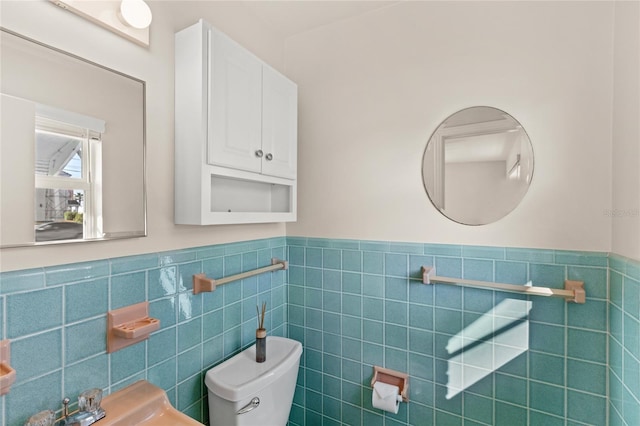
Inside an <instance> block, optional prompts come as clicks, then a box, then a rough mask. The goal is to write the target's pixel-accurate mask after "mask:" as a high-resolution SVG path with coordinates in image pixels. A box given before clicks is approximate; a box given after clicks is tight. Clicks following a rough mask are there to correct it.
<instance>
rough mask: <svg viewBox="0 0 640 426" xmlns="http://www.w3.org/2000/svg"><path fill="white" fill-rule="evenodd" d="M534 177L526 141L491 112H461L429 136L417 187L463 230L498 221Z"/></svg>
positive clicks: (514, 125)
mask: <svg viewBox="0 0 640 426" xmlns="http://www.w3.org/2000/svg"><path fill="white" fill-rule="evenodd" d="M532 175H533V147H532V146H531V141H530V140H529V136H527V133H526V132H525V130H524V128H523V127H522V125H521V124H520V123H518V121H517V120H516V119H515V118H513V117H512V116H511V115H509V114H507V113H506V112H504V111H501V110H499V109H496V108H491V107H485V106H478V107H471V108H466V109H463V110H461V111H458V112H456V113H455V114H452V115H450V116H449V117H447V119H445V120H444V121H443V122H442V123H441V124H440V125H439V126H438V128H437V129H436V130H435V131H434V132H433V134H432V135H431V138H430V139H429V142H428V143H427V148H426V149H425V151H424V157H423V159H422V181H423V183H424V187H425V189H426V190H427V195H429V199H430V200H431V202H432V203H433V205H434V206H435V207H436V208H437V209H438V210H439V211H440V212H441V213H442V214H443V215H445V216H446V217H448V218H449V219H451V220H453V221H456V222H458V223H462V224H465V225H485V224H488V223H492V222H495V221H497V220H498V219H501V218H503V217H504V216H506V215H507V214H509V212H511V211H512V210H513V209H515V208H516V206H517V205H518V204H519V203H520V200H522V198H523V197H524V194H526V192H527V189H529V184H530V183H531V177H532Z"/></svg>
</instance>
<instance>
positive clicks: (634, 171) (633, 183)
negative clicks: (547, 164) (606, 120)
mask: <svg viewBox="0 0 640 426" xmlns="http://www.w3.org/2000/svg"><path fill="white" fill-rule="evenodd" d="M614 49H615V50H614V92H613V94H614V98H613V99H614V102H613V202H612V204H611V208H610V211H609V213H610V214H611V215H612V222H613V224H612V230H613V231H612V243H611V245H612V248H611V251H612V252H614V253H617V254H621V255H623V256H627V257H630V258H633V259H638V260H640V2H637V1H636V2H618V3H617V4H616V10H615V38H614Z"/></svg>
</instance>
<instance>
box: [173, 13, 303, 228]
mask: <svg viewBox="0 0 640 426" xmlns="http://www.w3.org/2000/svg"><path fill="white" fill-rule="evenodd" d="M175 41H176V45H175V55H176V63H175V223H177V224H191V225H210V224H230V223H259V222H286V221H294V220H296V188H297V185H296V178H297V171H296V166H297V86H296V85H295V83H293V82H291V81H290V80H288V79H287V78H286V77H284V76H283V75H282V74H280V73H278V72H277V71H275V70H274V69H272V68H271V67H270V66H268V65H267V64H265V63H264V62H262V61H261V60H260V59H258V58H257V57H256V56H254V55H253V54H252V53H251V52H249V51H248V50H246V49H245V48H244V47H242V46H241V45H239V44H238V43H236V42H235V41H233V40H231V39H230V38H229V37H228V36H226V35H225V34H223V33H221V32H220V31H218V30H217V29H215V28H214V27H212V26H211V25H209V24H208V23H206V22H204V21H202V20H201V21H199V22H198V23H197V24H195V25H193V26H191V27H188V28H186V29H184V30H182V31H180V32H178V33H177V34H176V39H175Z"/></svg>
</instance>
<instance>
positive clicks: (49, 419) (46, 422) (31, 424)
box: [24, 410, 56, 426]
mask: <svg viewBox="0 0 640 426" xmlns="http://www.w3.org/2000/svg"><path fill="white" fill-rule="evenodd" d="M55 421H56V413H54V412H53V410H44V411H40V412H39V413H37V414H34V415H33V416H31V417H29V420H27V421H26V422H25V424H24V426H53V424H54V423H55Z"/></svg>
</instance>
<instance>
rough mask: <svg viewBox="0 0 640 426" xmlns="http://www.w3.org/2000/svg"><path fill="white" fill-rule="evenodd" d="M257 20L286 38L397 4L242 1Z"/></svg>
mask: <svg viewBox="0 0 640 426" xmlns="http://www.w3.org/2000/svg"><path fill="white" fill-rule="evenodd" d="M243 3H244V4H245V5H246V7H247V8H248V9H249V10H251V11H252V13H254V14H255V15H256V16H257V17H258V18H259V19H261V20H262V21H263V22H264V23H265V24H267V25H268V26H269V27H271V28H272V29H273V30H274V31H276V32H278V33H279V34H281V35H282V36H284V37H285V38H287V37H291V36H294V35H296V34H300V33H303V32H305V31H309V30H312V29H314V28H318V27H321V26H323V25H328V24H332V23H334V22H339V21H343V20H345V19H349V18H353V17H355V16H358V15H363V14H365V13H368V12H371V11H373V10H376V9H381V8H384V7H387V6H389V5H392V4H395V3H399V1H369V0H324V1H320V0H295V1H275V0H273V1H269V0H267V1H243Z"/></svg>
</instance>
